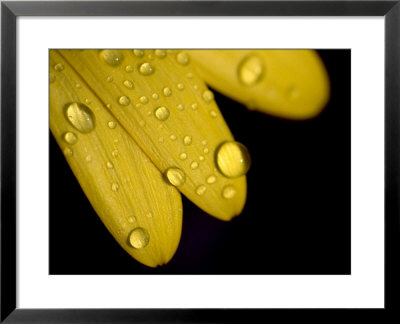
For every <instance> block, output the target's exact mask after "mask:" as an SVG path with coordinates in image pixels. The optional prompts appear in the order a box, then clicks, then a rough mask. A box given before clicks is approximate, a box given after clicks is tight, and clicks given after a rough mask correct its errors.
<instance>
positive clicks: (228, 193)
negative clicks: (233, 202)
mask: <svg viewBox="0 0 400 324" xmlns="http://www.w3.org/2000/svg"><path fill="white" fill-rule="evenodd" d="M235 195H236V189H235V187H233V186H232V185H227V186H225V187H224V188H223V189H222V197H224V198H225V199H232V198H233V197H234V196H235Z"/></svg>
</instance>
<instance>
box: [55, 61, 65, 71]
mask: <svg viewBox="0 0 400 324" xmlns="http://www.w3.org/2000/svg"><path fill="white" fill-rule="evenodd" d="M54 70H56V71H57V72H61V71H63V70H64V65H62V64H61V63H58V64H56V65H54Z"/></svg>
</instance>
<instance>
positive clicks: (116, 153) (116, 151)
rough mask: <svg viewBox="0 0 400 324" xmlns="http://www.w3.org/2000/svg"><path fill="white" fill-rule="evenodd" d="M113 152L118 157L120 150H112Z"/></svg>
mask: <svg viewBox="0 0 400 324" xmlns="http://www.w3.org/2000/svg"><path fill="white" fill-rule="evenodd" d="M111 154H112V156H113V157H117V156H118V154H119V152H118V150H114V151H112V153H111Z"/></svg>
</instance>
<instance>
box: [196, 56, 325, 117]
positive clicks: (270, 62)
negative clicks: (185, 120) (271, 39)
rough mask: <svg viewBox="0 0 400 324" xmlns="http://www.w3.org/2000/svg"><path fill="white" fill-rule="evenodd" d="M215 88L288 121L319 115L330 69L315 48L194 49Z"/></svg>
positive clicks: (202, 70)
mask: <svg viewBox="0 0 400 324" xmlns="http://www.w3.org/2000/svg"><path fill="white" fill-rule="evenodd" d="M188 52H189V53H190V56H191V57H192V58H193V60H194V61H195V62H196V65H197V66H198V71H199V73H200V74H201V76H202V77H203V78H204V80H206V82H207V83H208V84H209V85H210V86H211V87H213V88H215V89H216V90H218V91H220V92H221V93H223V94H225V95H226V96H229V97H232V98H234V99H236V100H237V101H239V102H241V103H242V104H244V105H246V106H247V107H248V108H249V109H255V110H258V111H261V112H264V113H268V114H271V115H275V116H278V117H283V118H289V119H307V118H311V117H315V116H316V115H318V114H319V113H320V112H321V111H322V109H323V108H324V107H325V105H326V103H327V101H328V99H329V93H330V85H329V78H328V74H327V71H326V69H325V67H324V65H323V63H322V61H321V59H320V58H319V56H318V54H317V53H316V52H315V51H313V50H190V51H188Z"/></svg>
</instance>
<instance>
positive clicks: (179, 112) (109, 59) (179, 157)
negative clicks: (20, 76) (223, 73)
mask: <svg viewBox="0 0 400 324" xmlns="http://www.w3.org/2000/svg"><path fill="white" fill-rule="evenodd" d="M60 53H61V55H62V56H63V57H65V59H66V60H67V61H68V62H69V63H70V64H71V65H72V66H73V67H74V69H75V70H76V71H77V73H78V74H79V75H80V76H81V77H82V79H84V80H85V82H86V83H87V84H90V86H91V88H92V89H93V91H94V92H95V94H96V95H97V96H98V97H99V98H100V99H101V101H103V102H104V103H105V104H106V105H107V107H109V110H110V112H111V114H112V115H113V116H114V117H115V118H116V119H117V120H118V121H119V122H120V123H121V125H123V127H124V128H125V129H126V131H127V132H128V133H129V134H130V135H131V136H132V138H133V139H134V140H135V141H136V143H137V144H138V145H139V146H140V147H141V149H142V150H143V151H144V152H145V153H146V154H147V155H148V156H149V157H150V159H151V160H152V161H153V163H154V164H155V165H156V166H157V168H158V169H159V170H160V171H161V172H162V173H163V174H164V177H165V180H166V181H168V182H169V183H170V184H171V185H173V186H176V187H177V188H178V189H179V190H180V191H181V192H182V193H183V194H185V195H186V196H187V197H188V198H189V199H190V200H191V201H192V202H194V203H195V204H196V205H197V206H199V207H200V208H202V209H203V210H204V211H206V212H207V213H209V214H211V215H213V216H215V217H217V218H219V219H222V220H230V219H231V218H232V217H233V216H235V215H238V214H239V213H240V212H241V211H242V209H243V206H244V203H245V200H246V178H245V176H244V173H245V171H247V165H245V164H246V163H245V161H247V160H246V159H241V158H242V156H240V155H230V154H226V155H225V160H226V161H225V164H224V165H225V166H226V165H227V164H233V165H234V168H236V169H239V171H240V169H242V170H243V171H244V172H242V173H240V172H238V173H237V174H236V175H235V177H227V176H226V175H224V173H223V170H221V169H220V168H218V165H217V163H216V160H217V158H216V154H217V153H218V149H219V148H220V146H221V145H222V144H223V143H224V142H232V141H234V139H233V136H232V134H231V133H230V131H229V128H228V126H227V125H226V123H225V121H224V119H223V117H222V115H221V113H220V111H219V109H218V107H217V105H216V103H215V101H214V98H213V94H212V92H211V91H209V90H208V89H207V87H206V86H205V84H204V82H203V81H202V80H200V79H199V78H198V77H197V76H196V73H195V71H194V68H193V66H192V63H191V58H190V56H189V55H188V54H187V53H186V52H179V51H164V50H158V51H149V50H140V51H138V50H136V51H131V50H85V51H77V50H61V51H60ZM238 157H239V159H237V158H238ZM235 165H237V166H235ZM226 188H230V189H231V190H228V189H226ZM227 192H229V194H227Z"/></svg>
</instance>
